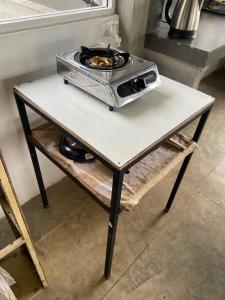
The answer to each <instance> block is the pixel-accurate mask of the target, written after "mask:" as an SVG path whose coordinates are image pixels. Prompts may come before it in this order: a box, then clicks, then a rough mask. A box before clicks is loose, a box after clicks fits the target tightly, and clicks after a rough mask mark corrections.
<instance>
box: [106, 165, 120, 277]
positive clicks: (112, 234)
mask: <svg viewBox="0 0 225 300" xmlns="http://www.w3.org/2000/svg"><path fill="white" fill-rule="evenodd" d="M123 177H124V173H123V172H121V171H114V174H113V186H112V198H111V209H110V217H109V227H108V240H107V249H106V259H105V272H104V276H105V278H106V279H109V277H110V274H111V268H112V259H113V252H114V245H115V239H116V229H117V222H118V215H119V212H120V198H121V191H122V185H123Z"/></svg>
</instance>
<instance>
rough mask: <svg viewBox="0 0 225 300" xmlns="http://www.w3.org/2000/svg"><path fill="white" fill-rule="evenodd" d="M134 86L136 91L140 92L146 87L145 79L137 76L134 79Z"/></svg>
mask: <svg viewBox="0 0 225 300" xmlns="http://www.w3.org/2000/svg"><path fill="white" fill-rule="evenodd" d="M132 87H133V90H134V92H140V91H142V90H144V89H145V81H144V79H143V78H140V77H137V78H134V79H133V81H132Z"/></svg>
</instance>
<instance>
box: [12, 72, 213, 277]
mask: <svg viewBox="0 0 225 300" xmlns="http://www.w3.org/2000/svg"><path fill="white" fill-rule="evenodd" d="M161 80H162V85H161V86H160V87H158V88H157V89H155V90H154V91H152V92H150V93H149V94H147V95H145V96H144V97H142V98H140V99H138V100H136V101H135V102H133V103H130V104H129V105H127V106H124V107H122V108H121V109H119V110H117V111H114V112H111V111H109V110H108V107H107V105H105V104H104V103H103V102H101V101H99V100H98V99H96V98H95V97H93V96H91V95H89V94H87V93H85V92H84V91H82V90H80V89H78V88H76V87H74V86H72V85H64V84H63V79H62V78H61V77H59V76H58V75H57V74H55V75H52V76H49V77H46V78H41V79H39V80H36V81H34V82H30V83H24V84H22V85H19V86H16V87H15V88H14V93H15V98H16V101H17V105H18V110H19V113H20V117H21V122H22V125H23V129H24V132H25V136H26V139H27V143H28V147H29V150H30V154H31V158H32V162H33V165H34V170H35V173H36V177H37V180H38V184H39V188H40V192H41V195H42V200H43V203H44V206H45V207H48V201H47V196H46V192H45V188H44V184H43V180H42V176H41V171H40V167H39V163H38V159H37V155H36V152H35V145H34V144H33V143H32V140H31V139H30V138H29V137H30V135H31V129H30V125H29V121H28V116H27V113H26V109H25V105H27V106H29V107H30V108H32V109H33V110H34V111H36V112H37V113H38V114H39V115H41V116H42V117H43V118H44V119H46V120H47V121H49V122H50V123H51V124H54V126H56V127H57V128H59V129H60V130H61V131H62V132H63V133H66V134H67V135H70V136H71V137H73V138H74V139H75V140H76V142H77V143H79V144H80V145H81V146H83V147H84V148H86V149H87V150H88V151H89V152H91V153H92V154H93V155H94V156H95V157H96V158H97V159H99V160H100V161H101V162H102V163H103V164H105V165H106V166H107V167H109V168H110V169H111V170H112V171H113V186H112V198H111V208H110V211H109V213H110V220H109V229H108V243H107V254H106V264H105V277H106V278H109V276H110V272H111V264H112V257H113V249H114V242H115V236H116V228H117V220H118V214H119V210H120V197H121V189H122V184H123V176H124V173H125V172H126V171H127V170H129V169H130V168H131V167H132V166H133V165H134V164H136V163H137V162H138V161H140V160H141V159H142V158H143V157H145V156H146V155H148V154H149V153H150V152H151V151H153V150H154V149H156V147H158V146H159V145H161V144H162V143H164V142H165V141H166V140H168V139H169V138H170V137H171V136H172V135H174V134H175V133H177V132H179V131H180V130H181V129H182V128H183V127H185V126H187V125H188V124H189V123H190V122H192V121H193V120H194V119H196V118H197V117H199V116H201V118H200V122H199V124H198V127H197V130H196V132H195V134H194V137H193V140H194V141H196V142H197V141H198V139H199V137H200V134H201V132H202V129H203V127H204V125H205V122H206V120H207V117H208V114H209V111H210V109H211V107H212V105H213V102H214V99H213V98H212V97H211V96H208V95H205V94H203V93H201V92H199V91H196V90H194V89H192V88H190V87H187V86H185V85H183V84H180V83H178V82H175V81H173V80H171V79H168V78H165V77H161ZM190 158H191V154H190V155H188V156H187V157H186V158H185V160H184V162H183V165H182V167H181V170H180V173H179V175H178V177H177V180H176V183H175V185H174V188H173V190H172V193H171V196H170V199H169V201H168V204H167V210H169V208H170V207H171V205H172V202H173V199H174V197H175V195H176V192H177V189H178V187H179V185H180V182H181V180H182V177H183V175H184V173H185V170H186V168H187V165H188V163H189V161H190Z"/></svg>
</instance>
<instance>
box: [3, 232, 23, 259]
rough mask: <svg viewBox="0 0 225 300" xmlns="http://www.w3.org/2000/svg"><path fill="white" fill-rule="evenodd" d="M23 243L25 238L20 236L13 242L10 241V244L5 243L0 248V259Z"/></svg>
mask: <svg viewBox="0 0 225 300" xmlns="http://www.w3.org/2000/svg"><path fill="white" fill-rule="evenodd" d="M24 244H25V240H24V239H23V238H22V237H20V238H18V239H17V240H15V241H14V242H12V243H11V244H9V245H7V246H6V247H4V248H3V249H1V250H0V260H1V259H3V258H4V257H6V256H7V255H9V254H10V253H12V252H13V251H15V250H16V249H17V248H19V247H21V246H22V245H24Z"/></svg>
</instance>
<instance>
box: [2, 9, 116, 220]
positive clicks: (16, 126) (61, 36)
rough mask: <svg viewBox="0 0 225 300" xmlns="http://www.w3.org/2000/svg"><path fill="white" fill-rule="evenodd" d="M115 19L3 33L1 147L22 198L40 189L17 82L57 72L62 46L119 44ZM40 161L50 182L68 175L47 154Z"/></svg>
mask: <svg viewBox="0 0 225 300" xmlns="http://www.w3.org/2000/svg"><path fill="white" fill-rule="evenodd" d="M114 21H115V22H116V23H118V16H116V15H115V16H110V17H104V18H98V19H92V20H86V21H80V22H76V23H71V24H64V25H59V26H52V27H49V28H41V29H35V30H29V31H24V32H19V33H13V34H5V35H0V49H1V52H0V53H1V55H0V66H1V68H0V149H1V151H2V152H3V155H4V158H5V161H6V164H7V167H8V170H9V174H10V176H11V179H12V183H13V185H14V187H15V190H16V193H17V195H18V198H19V200H20V202H21V203H24V202H25V201H27V200H29V199H30V198H32V197H33V196H35V195H36V194H38V193H39V191H38V188H37V183H36V179H35V175H34V171H33V168H32V164H31V160H30V157H29V154H28V149H27V146H26V143H25V139H24V135H23V132H22V128H21V123H20V120H19V115H18V111H17V108H16V104H15V100H14V97H13V93H12V89H13V86H14V85H15V84H19V83H21V82H24V81H30V80H32V79H33V78H36V77H40V76H43V75H45V74H48V73H50V72H54V71H55V56H56V54H57V53H59V52H61V51H65V50H70V49H76V48H79V47H80V46H81V45H82V44H83V45H91V44H95V43H97V42H101V41H106V42H111V43H112V44H113V41H112V40H111V39H110V38H109V37H106V35H107V36H108V35H109V31H110V28H111V24H112V22H114ZM53 88H54V87H53ZM49 92H51V91H49ZM62 105H63V99H62ZM29 115H30V116H31V119H32V122H33V123H38V122H39V120H40V118H39V117H38V118H37V117H36V116H35V115H34V113H29ZM40 163H41V168H42V170H43V175H44V181H45V184H46V186H50V185H52V184H53V183H55V182H57V181H58V180H59V179H60V178H61V177H62V176H63V175H62V173H61V172H60V171H59V170H57V169H56V168H55V167H54V166H53V165H52V164H51V163H50V162H49V161H48V160H47V159H45V158H43V157H42V156H40ZM0 215H1V212H0Z"/></svg>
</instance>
